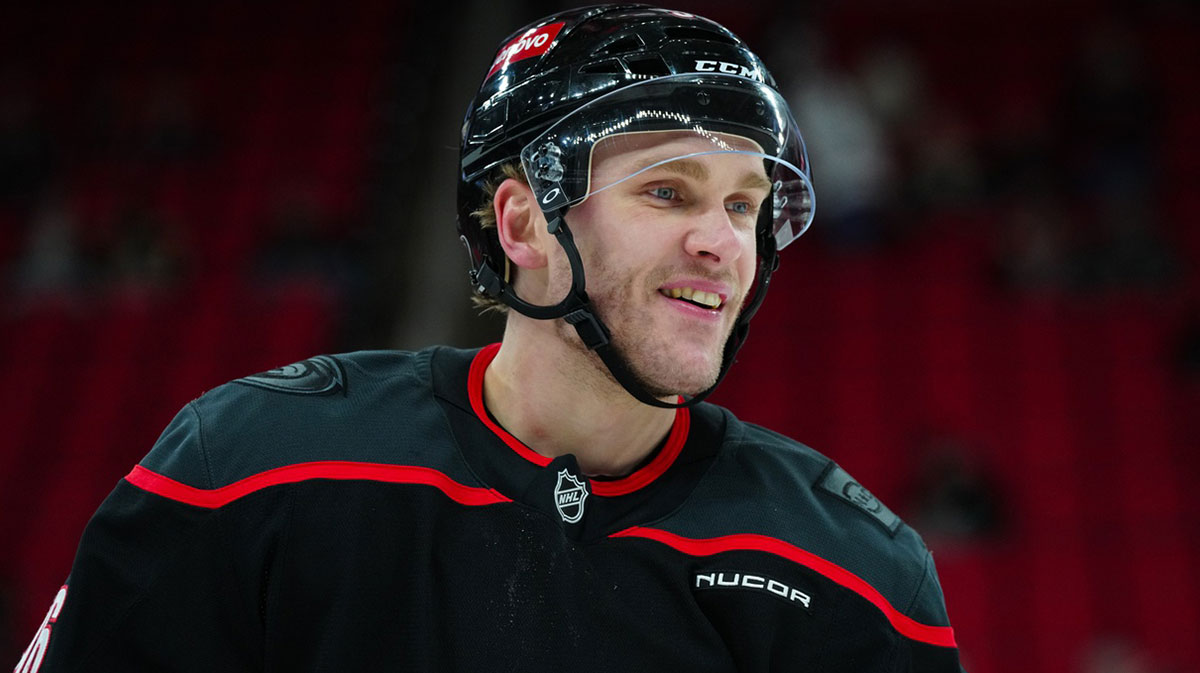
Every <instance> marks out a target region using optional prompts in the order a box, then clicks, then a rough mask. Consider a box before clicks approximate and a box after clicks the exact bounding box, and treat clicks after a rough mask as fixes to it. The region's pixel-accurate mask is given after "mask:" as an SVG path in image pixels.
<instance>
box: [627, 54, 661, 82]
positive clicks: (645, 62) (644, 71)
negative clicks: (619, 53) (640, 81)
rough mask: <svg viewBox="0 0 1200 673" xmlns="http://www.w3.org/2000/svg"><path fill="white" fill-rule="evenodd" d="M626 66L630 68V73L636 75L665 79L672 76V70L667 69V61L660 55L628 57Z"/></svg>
mask: <svg viewBox="0 0 1200 673" xmlns="http://www.w3.org/2000/svg"><path fill="white" fill-rule="evenodd" d="M625 65H627V66H629V72H631V73H633V74H635V75H649V76H651V77H665V76H667V75H670V74H671V69H670V68H668V67H667V63H666V61H664V60H663V59H662V56H659V55H658V54H645V55H639V56H626V57H625Z"/></svg>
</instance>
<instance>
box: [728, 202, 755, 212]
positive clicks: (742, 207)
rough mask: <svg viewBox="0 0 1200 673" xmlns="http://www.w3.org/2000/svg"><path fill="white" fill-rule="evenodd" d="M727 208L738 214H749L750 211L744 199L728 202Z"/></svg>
mask: <svg viewBox="0 0 1200 673" xmlns="http://www.w3.org/2000/svg"><path fill="white" fill-rule="evenodd" d="M729 209H730V210H732V211H733V212H735V213H737V214H738V215H749V214H750V213H751V212H752V211H751V209H750V204H749V203H746V202H745V201H735V202H733V203H731V204H729Z"/></svg>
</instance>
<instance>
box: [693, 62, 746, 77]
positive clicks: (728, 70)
mask: <svg viewBox="0 0 1200 673" xmlns="http://www.w3.org/2000/svg"><path fill="white" fill-rule="evenodd" d="M696 72H723V73H725V74H726V75H741V76H742V77H749V78H751V79H762V78H761V77H760V76H759V74H758V72H757V71H755V69H754V68H751V67H750V66H747V65H738V64H737V63H728V62H726V61H701V60H697V61H696Z"/></svg>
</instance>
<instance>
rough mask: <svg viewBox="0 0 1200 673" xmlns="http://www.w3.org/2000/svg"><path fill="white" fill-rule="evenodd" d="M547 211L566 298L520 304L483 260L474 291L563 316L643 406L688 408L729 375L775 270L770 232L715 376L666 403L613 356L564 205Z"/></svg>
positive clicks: (528, 310) (524, 309) (542, 314)
mask: <svg viewBox="0 0 1200 673" xmlns="http://www.w3.org/2000/svg"><path fill="white" fill-rule="evenodd" d="M550 215H551V217H550V224H549V225H548V227H547V229H548V230H549V232H550V233H551V234H554V237H555V238H556V239H557V240H558V244H559V245H560V246H562V249H563V251H564V252H566V254H567V261H568V262H569V263H570V265H571V289H570V291H568V292H567V296H565V297H563V299H562V301H559V302H558V303H557V304H553V305H550V306H539V305H537V304H530V303H528V302H526V301H525V300H524V299H521V298H520V297H518V296H517V294H516V291H515V290H514V288H513V287H512V285H510V284H509V283H508V282H507V281H505V280H504V279H503V278H502V277H501V276H500V274H498V273H497V272H496V270H495V269H493V268H492V265H491V263H490V262H489V261H488V260H486V259H485V260H484V261H483V263H481V264H480V265H479V268H477V269H474V270H472V271H471V283H472V285H474V286H475V289H476V290H478V291H479V292H481V293H483V294H485V295H487V296H489V297H494V298H496V299H498V300H500V301H502V302H504V303H505V304H506V305H508V306H509V307H511V308H512V309H513V310H515V311H517V312H518V313H520V314H522V315H526V316H529V317H530V318H534V319H537V320H553V319H556V318H562V319H563V320H565V321H566V322H567V324H569V325H571V326H572V327H574V328H575V332H576V333H577V334H578V335H579V338H580V340H582V341H583V343H584V345H585V346H587V347H588V349H589V350H593V351H595V352H596V355H597V356H599V357H600V361H601V362H603V363H604V366H605V367H607V368H608V371H609V372H610V373H612V375H613V378H615V379H616V380H617V383H619V384H621V387H622V388H624V389H625V391H626V392H628V393H629V394H630V395H632V396H633V397H634V398H636V399H637V400H638V401H639V402H642V403H643V404H648V405H650V406H652V407H659V408H662V409H678V408H680V407H690V406H692V405H694V404H697V403H699V402H700V401H702V400H704V398H706V397H708V396H709V395H710V394H711V393H712V391H713V390H716V388H717V386H718V385H720V384H721V381H723V380H724V379H725V375H726V374H727V373H729V368H730V367H731V366H732V365H733V361H734V358H735V357H736V356H737V352H738V351H739V350H740V349H741V347H742V344H744V343H745V341H746V336H747V334H749V332H750V318H752V317H754V314H755V313H756V312H757V311H758V307H759V306H761V305H762V301H763V299H764V298H765V297H766V294H767V285H768V284H769V283H770V282H771V274H772V273H774V271H775V270H776V269H778V268H779V254H778V252H777V251H776V249H775V238H774V236H772V235H770V234H763V233H760V234H759V236H758V250H759V255H760V262H759V268H758V273H757V282H756V286H755V288H754V293H753V295H752V299H751V301H750V303H749V304H747V305H746V306H743V307H742V311H741V313H739V314H738V318H737V322H735V323H734V326H733V332H732V333H731V334H730V335H729V339H727V340H726V341H725V349H724V351H723V353H722V362H721V371H720V372H719V373H718V374H717V380H716V381H715V382H714V383H713V384H712V385H711V386H709V388H708V389H707V390H704V391H702V392H700V393H698V394H696V395H695V396H692V397H687V396H680V397H682V398H683V401H682V402H679V403H670V402H663V401H662V400H660V399H658V398H657V397H655V396H654V395H652V394H651V393H650V391H648V390H646V388H645V386H643V385H642V384H641V383H640V382H639V381H638V380H637V377H635V376H634V375H633V372H631V371H630V370H629V367H628V365H627V364H626V363H625V359H624V358H622V357H621V356H619V355H618V354H617V352H616V350H615V349H614V348H613V346H612V334H611V332H609V330H608V327H607V326H606V325H605V324H604V322H603V321H601V320H600V318H598V317H597V316H596V312H595V309H594V308H593V307H592V302H591V300H590V299H588V296H587V292H586V291H585V287H586V280H585V277H584V271H583V260H582V259H581V258H580V256H579V249H578V248H577V247H576V246H575V237H574V236H572V235H571V229H570V228H569V227H568V226H567V222H566V219H565V218H566V215H567V206H560V207H559V208H557V209H556V210H554V211H553V213H550ZM760 231H761V227H760Z"/></svg>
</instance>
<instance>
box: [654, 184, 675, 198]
mask: <svg viewBox="0 0 1200 673" xmlns="http://www.w3.org/2000/svg"><path fill="white" fill-rule="evenodd" d="M650 193H651V194H653V195H655V196H657V197H658V198H660V199H663V200H665V201H674V200H675V198H676V196H678V194H676V192H675V188H674V187H655V188H654V189H652V190H650Z"/></svg>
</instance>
